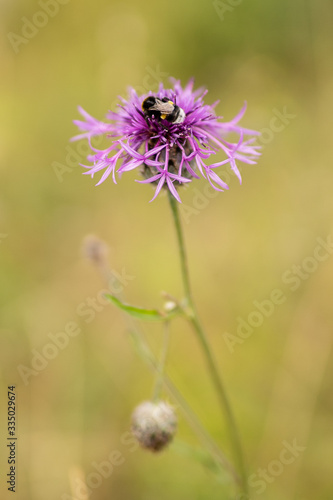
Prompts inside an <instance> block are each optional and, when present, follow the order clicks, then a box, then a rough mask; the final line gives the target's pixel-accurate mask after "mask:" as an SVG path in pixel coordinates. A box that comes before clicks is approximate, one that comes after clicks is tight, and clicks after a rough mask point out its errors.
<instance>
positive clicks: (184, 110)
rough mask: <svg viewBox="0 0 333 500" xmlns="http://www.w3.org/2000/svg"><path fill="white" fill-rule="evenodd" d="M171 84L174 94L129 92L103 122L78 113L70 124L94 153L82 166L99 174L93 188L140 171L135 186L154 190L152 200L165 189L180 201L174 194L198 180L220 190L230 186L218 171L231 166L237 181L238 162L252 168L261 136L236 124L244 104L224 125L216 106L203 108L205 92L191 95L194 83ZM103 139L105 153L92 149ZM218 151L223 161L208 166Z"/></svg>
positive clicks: (200, 90)
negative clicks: (78, 117)
mask: <svg viewBox="0 0 333 500" xmlns="http://www.w3.org/2000/svg"><path fill="white" fill-rule="evenodd" d="M172 82H173V89H165V88H164V86H163V85H162V84H160V86H159V90H158V92H157V93H156V94H154V95H153V94H152V93H151V92H150V93H149V94H145V95H142V96H138V95H137V93H136V92H135V90H134V89H130V95H129V99H128V101H126V100H125V99H123V98H120V100H121V104H119V105H118V106H119V109H118V111H117V112H111V111H110V112H109V113H108V114H107V120H108V122H107V123H105V122H100V121H98V120H96V119H95V118H92V117H91V116H90V115H89V114H88V113H86V111H84V110H83V109H82V108H79V111H80V113H81V114H82V116H83V117H84V119H85V120H84V121H79V120H75V121H74V123H75V124H76V125H77V126H78V128H79V129H80V130H81V131H82V133H81V134H79V135H77V136H75V137H73V139H72V140H79V139H82V138H87V139H88V140H89V143H90V147H91V150H92V154H91V155H89V156H88V160H89V161H90V162H92V163H93V164H92V165H90V166H86V165H82V166H83V167H84V168H86V169H87V172H84V173H85V174H89V175H91V177H94V175H95V174H96V173H97V172H99V171H101V172H102V171H103V175H102V176H101V178H100V180H99V182H98V183H97V185H99V184H101V183H102V182H104V181H105V179H106V178H107V177H108V176H109V175H111V174H112V178H113V181H114V182H115V183H116V174H122V173H123V172H128V171H130V170H134V169H136V168H139V169H140V171H141V174H143V176H144V178H145V179H144V180H138V181H137V182H141V183H152V184H154V185H155V186H156V189H155V194H154V197H153V199H152V200H151V201H153V200H154V199H155V198H156V196H157V195H158V194H159V193H160V191H161V189H162V188H163V187H164V188H167V189H169V191H170V192H171V193H172V195H173V196H174V197H175V198H176V199H177V200H178V201H179V202H181V200H180V197H179V194H178V192H177V188H178V187H179V186H180V185H182V184H185V183H188V182H191V181H192V180H193V179H198V178H200V176H202V177H204V178H205V179H207V180H208V182H209V183H210V184H211V186H212V187H213V188H214V189H216V190H217V191H223V190H224V189H228V186H227V184H226V183H225V182H223V181H222V179H220V177H219V176H218V175H217V173H216V171H215V169H216V168H217V167H220V166H221V165H225V164H228V163H229V164H230V167H231V169H232V170H233V172H234V173H235V174H236V175H237V177H238V179H239V181H240V182H241V175H240V172H239V170H238V168H237V164H236V161H241V162H243V163H250V164H254V163H256V159H257V157H258V156H259V155H260V153H259V151H258V149H259V146H255V145H254V142H255V137H253V136H256V135H258V134H259V133H258V132H256V131H254V130H249V129H245V128H243V127H240V126H239V125H238V122H239V121H240V119H241V118H242V117H243V115H244V113H245V110H246V104H245V105H244V106H243V108H242V109H241V111H240V112H239V113H238V115H236V116H235V117H234V118H233V119H232V120H231V121H230V122H223V121H221V117H219V116H216V114H215V112H214V108H215V106H216V105H217V104H218V102H216V103H214V104H213V105H212V106H210V105H208V104H205V103H204V96H205V95H206V94H207V90H204V89H202V88H200V89H198V90H195V91H193V81H192V80H190V82H189V83H188V84H187V85H186V87H184V88H182V86H181V84H180V82H179V81H177V80H172ZM230 132H234V133H236V134H238V136H239V139H238V141H237V142H235V143H230V142H227V141H226V139H225V137H226V135H227V134H228V133H230ZM101 134H106V136H107V137H109V138H110V139H111V144H110V146H109V147H107V148H106V149H104V150H98V149H95V148H94V147H93V146H92V144H91V138H92V137H94V136H96V135H101ZM245 136H248V138H247V139H245ZM219 151H222V152H223V153H224V154H225V157H226V159H224V160H222V161H219V162H214V161H212V158H211V156H212V155H215V154H216V153H217V152H219Z"/></svg>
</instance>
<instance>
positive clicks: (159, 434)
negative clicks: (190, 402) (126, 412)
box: [132, 401, 177, 451]
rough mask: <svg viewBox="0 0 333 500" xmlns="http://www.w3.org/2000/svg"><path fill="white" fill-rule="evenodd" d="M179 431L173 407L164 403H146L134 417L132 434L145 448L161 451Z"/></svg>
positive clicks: (140, 406)
mask: <svg viewBox="0 0 333 500" xmlns="http://www.w3.org/2000/svg"><path fill="white" fill-rule="evenodd" d="M176 430H177V417H176V414H175V412H174V409H173V408H172V406H170V405H169V404H168V403H165V402H164V401H159V402H158V403H153V402H151V401H144V402H143V403H141V404H140V405H139V406H137V407H136V408H135V410H134V413H133V415H132V432H133V434H134V436H135V437H136V439H137V440H138V441H139V443H140V444H141V446H142V447H143V448H146V449H147V450H151V451H161V450H162V449H163V448H164V447H165V446H166V445H167V444H168V443H170V441H172V438H173V436H174V435H175V433H176Z"/></svg>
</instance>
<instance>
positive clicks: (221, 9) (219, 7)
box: [213, 0, 243, 21]
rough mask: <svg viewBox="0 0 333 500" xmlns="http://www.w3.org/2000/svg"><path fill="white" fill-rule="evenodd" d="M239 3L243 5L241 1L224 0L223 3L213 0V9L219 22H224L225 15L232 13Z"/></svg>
mask: <svg viewBox="0 0 333 500" xmlns="http://www.w3.org/2000/svg"><path fill="white" fill-rule="evenodd" d="M241 3H243V0H226V1H225V2H224V1H222V0H214V1H213V7H214V9H215V12H216V13H217V15H218V16H219V18H220V20H221V21H224V19H225V15H226V14H227V13H230V12H233V11H234V10H235V8H236V7H238V6H239V5H240V4H241Z"/></svg>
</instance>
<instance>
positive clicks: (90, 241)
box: [82, 234, 109, 266]
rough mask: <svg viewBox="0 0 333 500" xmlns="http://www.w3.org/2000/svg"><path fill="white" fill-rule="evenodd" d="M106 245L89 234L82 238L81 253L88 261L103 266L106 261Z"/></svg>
mask: <svg viewBox="0 0 333 500" xmlns="http://www.w3.org/2000/svg"><path fill="white" fill-rule="evenodd" d="M108 251H109V249H108V246H107V244H106V243H105V242H104V241H103V240H100V239H99V238H97V236H94V235H93V234H89V235H88V236H86V237H85V238H84V240H83V245H82V253H83V255H84V257H86V258H87V259H88V260H90V262H92V263H93V264H95V265H97V266H103V265H105V264H106V263H107V257H108Z"/></svg>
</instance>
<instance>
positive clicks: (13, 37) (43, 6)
mask: <svg viewBox="0 0 333 500" xmlns="http://www.w3.org/2000/svg"><path fill="white" fill-rule="evenodd" d="M69 2H70V0H39V2H38V5H39V7H40V10H37V11H36V12H35V13H34V14H33V16H32V17H31V19H28V18H27V17H22V18H21V21H22V27H21V34H18V33H14V32H13V31H10V32H9V33H7V38H8V40H9V42H10V44H11V46H12V48H13V50H14V52H15V54H18V53H19V52H20V50H21V46H22V45H27V44H28V43H29V42H30V40H32V39H33V38H35V36H36V35H38V33H39V31H40V30H41V29H42V28H45V26H46V25H47V24H48V22H49V20H50V19H51V18H53V17H55V16H56V15H57V14H58V12H59V11H60V7H61V6H62V5H66V4H68V3H69Z"/></svg>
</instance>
